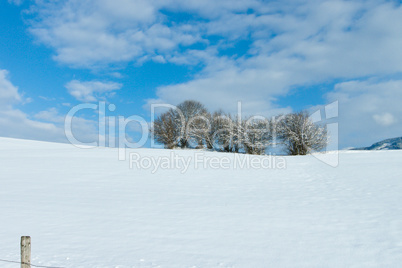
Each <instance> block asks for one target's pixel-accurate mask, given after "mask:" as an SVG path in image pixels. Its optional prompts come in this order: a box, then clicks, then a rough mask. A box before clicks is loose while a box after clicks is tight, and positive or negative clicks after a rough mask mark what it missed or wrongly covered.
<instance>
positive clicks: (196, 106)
mask: <svg viewBox="0 0 402 268" xmlns="http://www.w3.org/2000/svg"><path fill="white" fill-rule="evenodd" d="M176 113H177V114H178V116H177V118H181V120H179V125H178V128H180V129H181V135H180V139H179V145H180V147H182V148H187V147H190V141H191V140H193V141H195V143H196V144H197V147H198V148H202V147H203V140H204V138H205V132H206V131H207V130H206V129H207V126H208V122H207V121H208V111H207V109H206V108H205V107H204V105H203V104H201V103H200V102H198V101H193V100H187V101H184V102H182V103H180V104H179V105H177V109H176Z"/></svg>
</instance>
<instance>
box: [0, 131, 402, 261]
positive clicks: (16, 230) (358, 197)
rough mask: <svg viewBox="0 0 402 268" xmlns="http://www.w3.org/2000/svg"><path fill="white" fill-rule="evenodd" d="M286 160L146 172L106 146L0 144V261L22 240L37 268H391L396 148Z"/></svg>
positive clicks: (401, 176) (400, 201)
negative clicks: (271, 164)
mask: <svg viewBox="0 0 402 268" xmlns="http://www.w3.org/2000/svg"><path fill="white" fill-rule="evenodd" d="M131 152H136V153H139V154H140V155H141V156H144V157H146V156H154V157H156V156H168V155H169V154H170V153H171V152H172V151H170V150H156V149H137V150H131ZM195 152H196V151H180V150H178V151H175V152H174V153H176V154H178V155H180V156H183V157H188V158H191V157H192V156H194V154H195ZM205 154H206V155H207V156H211V157H220V158H222V157H229V158H233V157H234V155H233V154H223V153H212V152H211V153H205ZM255 157H257V158H258V156H255ZM285 160H286V164H287V167H286V169H251V168H250V169H248V168H243V169H239V168H238V169H236V170H233V169H213V168H211V167H207V168H206V169H204V168H199V169H194V167H193V166H190V168H189V170H187V172H185V173H182V172H181V170H179V169H177V168H175V169H167V170H166V169H165V170H158V171H157V172H156V173H155V174H152V171H151V170H149V169H140V170H139V169H137V168H132V169H130V168H129V161H118V160H117V151H116V149H110V148H98V149H86V150H85V149H78V148H75V147H73V146H72V145H66V144H55V143H45V142H36V141H27V140H16V139H8V138H0V165H1V170H0V171H1V172H0V182H1V185H0V213H1V221H0V222H1V223H0V224H1V225H0V226H1V228H0V259H7V260H15V261H18V260H19V258H20V257H19V243H20V236H22V235H30V236H31V237H32V255H33V257H32V263H33V264H37V265H47V266H61V267H71V268H77V267H115V268H117V267H119V268H123V267H400V265H401V263H402V165H401V162H402V161H401V160H402V151H379V152H377V151H376V152H367V151H365V152H360V151H353V152H341V153H340V165H339V167H337V168H332V167H330V166H327V165H325V164H324V163H322V162H320V161H318V160H317V159H315V158H314V157H313V156H305V157H286V158H285ZM0 267H10V268H14V267H20V266H19V265H18V264H11V263H2V262H0Z"/></svg>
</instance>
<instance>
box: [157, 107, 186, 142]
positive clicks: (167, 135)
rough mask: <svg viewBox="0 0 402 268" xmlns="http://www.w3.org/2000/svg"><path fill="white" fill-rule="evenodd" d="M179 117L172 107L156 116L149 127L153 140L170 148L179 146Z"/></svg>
mask: <svg viewBox="0 0 402 268" xmlns="http://www.w3.org/2000/svg"><path fill="white" fill-rule="evenodd" d="M179 124H180V117H179V116H178V114H177V112H176V111H175V110H173V109H169V110H168V111H167V112H165V113H163V114H161V115H160V116H158V117H157V118H156V119H155V121H154V122H153V125H152V127H151V129H150V131H151V133H152V134H153V136H154V138H155V140H156V141H157V142H159V143H161V144H163V145H164V146H165V148H167V149H172V148H174V147H177V146H179V138H180V136H181V133H180V131H181V129H180V128H179V127H178V125H179Z"/></svg>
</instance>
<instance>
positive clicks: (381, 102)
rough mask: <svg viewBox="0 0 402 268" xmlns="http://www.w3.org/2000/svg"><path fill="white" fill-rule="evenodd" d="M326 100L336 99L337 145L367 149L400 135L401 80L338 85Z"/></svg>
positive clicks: (401, 132) (353, 82)
mask: <svg viewBox="0 0 402 268" xmlns="http://www.w3.org/2000/svg"><path fill="white" fill-rule="evenodd" d="M327 99H328V101H335V100H339V131H340V143H341V144H343V145H345V146H356V147H359V146H368V145H371V144H372V143H374V142H376V141H379V140H382V139H386V138H390V137H398V136H402V125H401V124H397V122H398V118H402V106H401V104H400V100H401V99H402V80H390V81H378V80H374V79H372V80H369V81H349V82H344V83H339V84H337V85H336V86H335V90H334V92H331V93H330V94H328V96H327Z"/></svg>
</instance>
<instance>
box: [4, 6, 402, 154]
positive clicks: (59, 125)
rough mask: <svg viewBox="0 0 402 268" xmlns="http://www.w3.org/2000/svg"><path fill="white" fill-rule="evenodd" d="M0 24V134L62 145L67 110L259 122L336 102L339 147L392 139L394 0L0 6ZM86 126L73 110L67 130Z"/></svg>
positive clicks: (83, 130)
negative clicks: (191, 110) (189, 106)
mask: <svg viewBox="0 0 402 268" xmlns="http://www.w3.org/2000/svg"><path fill="white" fill-rule="evenodd" d="M0 23H1V27H0V104H1V108H0V136H5V137H16V138H27V139H38V140H46V141H58V142H65V141H66V138H65V135H64V118H65V116H66V114H67V112H68V111H69V110H70V109H71V108H72V107H74V106H75V105H79V104H81V103H87V102H89V103H97V102H99V101H105V102H106V103H108V104H115V105H116V110H115V111H113V112H108V114H107V115H109V116H125V117H128V116H131V115H140V116H142V117H144V118H145V120H147V121H149V120H150V110H149V106H150V104H152V103H170V104H178V103H180V102H181V101H183V100H186V99H195V100H198V101H200V102H202V103H204V104H205V105H206V107H207V108H209V109H210V110H211V111H213V110H216V109H220V108H222V109H224V110H226V111H228V112H236V108H237V102H238V101H241V102H242V107H243V111H244V112H245V113H246V114H259V115H265V116H271V115H276V114H279V113H287V112H291V111H297V110H301V109H310V110H312V111H313V110H314V109H318V108H319V107H321V106H323V105H326V104H328V103H332V102H333V101H339V118H338V121H339V134H340V136H339V143H340V147H341V148H343V147H349V146H364V145H370V144H371V143H373V142H376V141H378V140H381V139H385V138H389V137H397V136H402V127H401V121H400V120H401V115H402V106H401V105H400V101H401V100H402V76H401V74H402V49H401V47H402V7H401V6H400V3H399V2H398V1H259V0H242V1H240V0H231V1H226V0H221V1H212V0H203V1H199V0H198V1H195V0H187V1H177V0H163V1H162V0H154V1H146V0H61V1H47V0H40V1H39V0H36V1H34V0H1V2H0ZM97 125H98V122H97V114H96V113H95V112H94V111H91V110H86V111H83V112H81V113H78V114H77V118H75V121H74V133H75V134H76V136H77V138H78V139H80V140H82V141H91V140H94V139H95V138H96V136H97ZM136 130H137V128H136V127H134V126H133V127H131V131H130V135H133V138H134V140H135V137H137V136H138V133H137V134H136Z"/></svg>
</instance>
